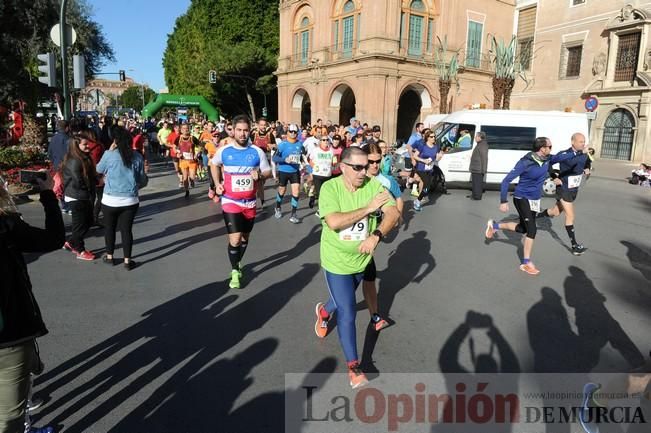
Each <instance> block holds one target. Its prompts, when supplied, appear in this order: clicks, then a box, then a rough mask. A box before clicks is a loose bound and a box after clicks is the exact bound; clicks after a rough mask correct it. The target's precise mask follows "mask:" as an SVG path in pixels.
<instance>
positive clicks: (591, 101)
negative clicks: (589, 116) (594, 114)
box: [585, 96, 599, 111]
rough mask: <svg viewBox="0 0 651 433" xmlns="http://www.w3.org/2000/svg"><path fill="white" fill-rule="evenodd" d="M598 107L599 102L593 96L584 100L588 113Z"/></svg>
mask: <svg viewBox="0 0 651 433" xmlns="http://www.w3.org/2000/svg"><path fill="white" fill-rule="evenodd" d="M598 106H599V100H598V99H597V98H595V97H594V96H590V97H589V98H588V99H586V100H585V109H586V110H588V111H594V110H596V109H597V107H598Z"/></svg>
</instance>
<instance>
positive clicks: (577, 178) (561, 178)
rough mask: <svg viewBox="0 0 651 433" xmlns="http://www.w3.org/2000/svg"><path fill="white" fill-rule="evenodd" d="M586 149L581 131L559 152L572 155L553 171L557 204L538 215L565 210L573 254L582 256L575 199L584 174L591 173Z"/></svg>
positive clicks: (545, 215)
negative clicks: (568, 146) (557, 170)
mask: <svg viewBox="0 0 651 433" xmlns="http://www.w3.org/2000/svg"><path fill="white" fill-rule="evenodd" d="M584 149H585V136H584V135H583V134H581V133H579V132H577V133H575V134H573V135H572V147H570V148H569V149H567V150H564V151H562V152H560V153H559V155H560V154H567V155H571V157H570V159H567V160H565V161H563V162H561V163H560V164H559V166H560V172H559V173H555V172H551V173H550V174H551V175H552V177H553V178H554V183H555V184H556V204H555V205H554V206H553V207H551V208H549V209H546V210H544V211H542V212H540V213H539V214H538V217H555V216H558V215H560V214H561V212H563V211H565V230H566V231H567V235H568V236H569V237H570V241H571V242H572V254H574V255H575V256H580V255H581V254H583V253H584V252H585V247H584V246H583V245H581V244H579V243H578V242H577V241H576V234H575V233H574V200H576V196H577V194H578V193H579V187H580V186H581V182H582V181H583V175H586V176H589V175H590V168H591V161H590V158H588V155H587V153H583V150H584Z"/></svg>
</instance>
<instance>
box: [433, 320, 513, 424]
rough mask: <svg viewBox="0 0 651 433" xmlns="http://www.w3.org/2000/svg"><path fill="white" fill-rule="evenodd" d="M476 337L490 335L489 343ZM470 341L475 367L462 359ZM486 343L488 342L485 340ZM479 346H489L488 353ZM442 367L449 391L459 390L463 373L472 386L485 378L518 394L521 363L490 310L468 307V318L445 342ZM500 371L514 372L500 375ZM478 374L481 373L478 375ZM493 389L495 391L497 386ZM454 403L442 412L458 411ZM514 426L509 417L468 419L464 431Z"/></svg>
mask: <svg viewBox="0 0 651 433" xmlns="http://www.w3.org/2000/svg"><path fill="white" fill-rule="evenodd" d="M476 339H482V340H486V339H488V342H487V343H488V344H479V345H478V344H476V342H475V340H476ZM466 341H467V342H468V345H469V348H470V359H471V362H472V367H471V369H468V368H466V367H464V366H463V365H462V364H461V361H460V359H459V358H460V351H461V346H462V344H464V342H466ZM482 343H486V342H485V341H482ZM477 346H481V347H484V346H487V347H489V351H488V352H487V353H476V347H477ZM495 349H497V353H494V351H495ZM498 360H499V361H498ZM439 368H440V370H441V373H443V374H444V376H445V385H446V388H447V394H448V395H456V394H458V390H457V389H456V384H457V382H458V381H459V379H460V376H459V374H464V375H465V376H464V377H463V380H464V383H465V384H466V385H467V386H468V388H469V389H473V386H472V384H473V383H474V382H476V381H477V380H480V381H481V382H495V383H499V393H500V394H502V395H507V394H517V392H518V378H519V376H518V373H520V363H519V362H518V358H517V356H516V355H515V352H514V351H513V348H512V347H511V345H510V344H509V343H508V341H506V339H505V338H504V336H503V335H502V333H501V332H500V331H499V329H498V328H497V327H496V326H495V324H494V321H493V318H492V317H491V316H490V315H488V314H482V313H477V312H475V311H468V312H467V313H466V319H465V321H464V322H463V323H461V324H460V325H459V326H457V328H456V329H455V330H454V331H453V332H452V334H450V336H449V337H448V339H447V340H446V341H445V343H443V347H442V348H441V351H440V353H439ZM499 373H511V374H505V375H501V376H497V375H498V374H499ZM476 374H477V375H478V376H475V375H476ZM479 375H481V376H479ZM493 375H495V379H494V380H490V378H491V377H492V376H493ZM470 392H472V391H470ZM492 392H495V391H494V390H493V391H492ZM453 405H454V402H453V400H448V402H447V403H446V406H445V407H444V409H443V412H442V414H446V413H450V414H452V413H454V412H453V407H454V406H453ZM511 429H512V426H511V423H509V422H508V421H507V422H504V423H488V424H469V423H468V424H464V425H463V431H464V432H475V431H476V432H482V433H484V432H489V433H490V432H495V433H497V432H499V433H506V432H510V431H511ZM431 431H432V432H433V433H442V432H450V433H452V432H454V433H457V432H458V431H460V430H459V425H458V424H454V423H452V424H447V423H438V424H435V425H434V426H433V427H432V430H431Z"/></svg>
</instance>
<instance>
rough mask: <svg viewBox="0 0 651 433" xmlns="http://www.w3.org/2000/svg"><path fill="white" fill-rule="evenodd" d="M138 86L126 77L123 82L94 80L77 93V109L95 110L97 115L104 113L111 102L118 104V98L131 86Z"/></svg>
mask: <svg viewBox="0 0 651 433" xmlns="http://www.w3.org/2000/svg"><path fill="white" fill-rule="evenodd" d="M136 85H139V84H138V83H136V82H135V81H134V80H133V79H132V78H129V77H126V80H125V81H120V80H105V79H102V78H95V79H93V80H89V81H88V82H87V83H86V87H85V88H84V89H83V90H82V91H81V92H80V93H79V97H78V98H77V99H76V100H77V101H78V102H77V107H78V109H79V110H82V111H93V110H97V111H98V112H99V113H106V108H107V107H108V106H109V105H110V104H111V101H113V102H115V103H117V104H118V105H119V103H120V96H121V95H122V93H123V92H124V91H125V90H127V89H128V88H129V87H131V86H136Z"/></svg>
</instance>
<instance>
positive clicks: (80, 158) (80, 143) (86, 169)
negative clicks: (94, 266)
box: [63, 137, 97, 261]
mask: <svg viewBox="0 0 651 433" xmlns="http://www.w3.org/2000/svg"><path fill="white" fill-rule="evenodd" d="M96 182H97V173H96V172H95V164H94V163H93V160H92V159H91V157H90V147H89V145H88V141H87V140H83V139H81V138H80V137H73V138H71V139H70V140H69V142H68V152H67V153H66V156H65V158H64V159H63V195H64V201H65V202H66V204H67V205H68V207H69V208H70V209H71V210H72V234H71V235H70V238H69V239H68V241H67V242H66V243H65V244H64V245H63V248H65V249H66V250H68V251H72V253H73V254H75V255H76V256H77V258H78V259H79V260H85V261H91V260H95V255H94V254H93V253H91V252H90V251H86V247H85V244H84V236H86V233H88V230H90V227H91V226H92V225H93V220H94V216H93V208H94V203H95V186H96Z"/></svg>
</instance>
